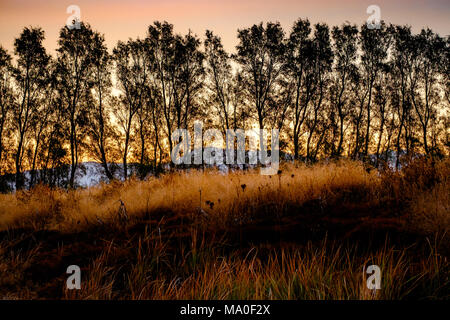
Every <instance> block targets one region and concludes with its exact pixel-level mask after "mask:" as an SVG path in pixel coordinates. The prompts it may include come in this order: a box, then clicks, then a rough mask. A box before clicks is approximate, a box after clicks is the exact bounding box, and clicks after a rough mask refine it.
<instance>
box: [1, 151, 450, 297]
mask: <svg viewBox="0 0 450 320" xmlns="http://www.w3.org/2000/svg"><path fill="white" fill-rule="evenodd" d="M449 190H450V161H449V160H448V159H444V160H439V161H438V160H431V159H418V160H415V161H411V162H410V163H408V164H407V165H405V166H404V167H403V169H402V170H401V171H399V172H394V171H391V170H389V169H388V168H386V169H384V170H381V171H378V170H375V169H373V168H372V169H371V168H370V167H367V166H365V165H363V164H362V163H359V162H350V161H337V162H327V163H325V162H323V163H318V164H314V165H310V166H307V165H305V164H301V163H295V164H285V165H283V166H282V168H281V170H280V171H279V172H278V174H277V175H274V176H262V175H260V174H259V171H258V170H255V171H245V172H243V171H239V172H234V173H230V174H227V175H224V174H222V173H220V172H218V171H215V170H207V171H190V172H187V171H183V172H172V173H167V174H165V175H162V176H160V177H154V178H150V179H149V180H146V181H140V180H133V179H132V180H129V181H127V182H125V183H122V182H117V181H113V182H111V183H109V184H103V185H100V186H98V187H94V188H90V189H77V190H69V191H68V190H62V189H50V188H48V187H45V186H37V187H35V188H34V189H32V190H26V191H20V192H17V193H15V194H2V195H0V297H1V298H3V299H29V298H33V299H449V297H450V268H449V262H448V259H449V257H450V195H449V192H448V191H449ZM373 264H374V265H378V266H379V267H380V269H381V289H379V290H369V289H368V288H367V286H366V277H367V274H366V273H365V272H363V271H364V268H365V267H367V266H369V265H373ZM69 265H78V266H80V268H81V272H82V273H81V274H82V281H81V290H68V289H67V288H66V279H67V277H68V274H67V273H66V269H67V267H68V266H69Z"/></svg>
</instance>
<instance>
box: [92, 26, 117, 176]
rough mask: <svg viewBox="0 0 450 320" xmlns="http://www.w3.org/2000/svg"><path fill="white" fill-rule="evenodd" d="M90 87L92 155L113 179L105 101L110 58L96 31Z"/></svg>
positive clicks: (109, 129)
mask: <svg viewBox="0 0 450 320" xmlns="http://www.w3.org/2000/svg"><path fill="white" fill-rule="evenodd" d="M91 58H92V89H91V95H90V97H91V99H92V101H91V103H90V104H91V105H92V108H89V113H88V115H89V126H88V133H89V137H90V139H91V140H92V144H93V147H94V148H93V150H92V153H93V155H94V157H95V158H96V159H98V160H100V162H101V164H102V166H103V170H104V171H105V174H106V177H107V178H108V179H109V180H112V179H113V175H112V173H111V170H110V169H109V166H108V154H110V152H108V151H111V150H109V149H108V145H109V140H110V139H111V138H112V136H113V132H112V131H113V130H114V129H113V128H112V127H111V123H110V122H111V119H110V110H109V108H108V107H107V105H106V104H105V103H107V102H108V99H109V98H110V93H111V86H112V82H111V67H112V59H111V57H110V55H109V54H108V50H107V47H106V44H105V38H104V37H103V36H102V35H100V34H99V33H98V32H95V33H94V35H93V48H92V57H91Z"/></svg>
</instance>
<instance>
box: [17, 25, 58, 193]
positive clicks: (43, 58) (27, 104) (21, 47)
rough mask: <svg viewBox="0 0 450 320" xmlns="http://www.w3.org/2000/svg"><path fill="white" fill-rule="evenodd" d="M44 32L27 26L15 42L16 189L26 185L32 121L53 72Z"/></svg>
mask: <svg viewBox="0 0 450 320" xmlns="http://www.w3.org/2000/svg"><path fill="white" fill-rule="evenodd" d="M43 41H44V31H43V30H42V29H40V28H24V29H23V31H22V33H21V34H20V36H19V38H17V39H16V40H15V41H14V53H15V54H16V55H17V65H16V66H15V67H14V78H15V80H16V87H17V98H18V101H17V103H16V104H15V108H14V124H15V127H16V130H17V131H16V133H17V147H16V152H15V165H16V189H20V188H22V187H23V179H22V175H21V171H22V162H23V156H24V150H25V144H26V142H27V140H26V139H27V135H28V133H29V130H30V127H31V123H32V122H31V120H32V118H33V117H34V116H35V114H36V112H38V110H39V99H40V98H41V95H42V94H43V93H44V90H45V88H46V86H47V83H48V79H49V75H48V69H47V66H48V64H49V62H50V56H49V55H48V54H47V53H46V51H45V48H44V46H43V45H42V42H43Z"/></svg>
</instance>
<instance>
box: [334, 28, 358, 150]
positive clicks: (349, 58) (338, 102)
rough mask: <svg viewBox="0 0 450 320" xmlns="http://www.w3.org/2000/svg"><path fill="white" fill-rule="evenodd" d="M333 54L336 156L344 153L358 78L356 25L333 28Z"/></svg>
mask: <svg viewBox="0 0 450 320" xmlns="http://www.w3.org/2000/svg"><path fill="white" fill-rule="evenodd" d="M332 35H333V41H334V45H333V52H334V56H335V58H336V59H335V65H334V80H333V84H332V87H331V103H332V104H333V107H334V108H335V110H336V112H337V114H338V117H339V129H338V132H339V142H338V146H337V148H336V150H335V151H334V155H335V156H340V155H341V153H342V145H343V141H344V122H345V120H346V118H347V115H348V113H349V104H348V103H347V102H348V100H349V98H350V96H351V90H350V89H351V88H350V86H351V84H352V83H354V82H355V79H356V76H357V66H356V59H357V56H358V55H357V36H358V28H357V27H356V26H355V25H350V24H344V25H342V26H341V27H340V28H339V27H334V28H333V32H332Z"/></svg>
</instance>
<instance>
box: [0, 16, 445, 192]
mask: <svg viewBox="0 0 450 320" xmlns="http://www.w3.org/2000/svg"><path fill="white" fill-rule="evenodd" d="M43 40H44V32H43V31H42V30H41V29H40V28H31V27H30V28H24V29H23V31H22V33H21V34H20V36H19V37H18V38H17V39H16V40H15V43H14V55H15V59H13V58H12V57H11V56H10V55H9V54H8V52H6V51H5V50H4V49H3V48H1V47H0V80H1V82H0V107H1V110H0V111H1V113H0V170H1V172H0V174H4V173H8V172H9V173H15V182H16V186H17V188H21V187H23V186H24V179H23V174H22V172H23V171H24V170H26V169H30V170H31V181H30V182H29V184H30V185H34V184H35V183H37V182H38V181H37V180H45V175H40V176H39V179H38V178H37V175H36V172H37V169H41V171H43V172H45V171H46V170H48V169H51V168H58V167H61V166H62V165H65V164H68V165H70V178H69V186H74V176H75V172H76V170H77V167H78V164H79V163H80V162H81V161H84V160H86V159H92V160H95V161H98V162H101V163H102V166H103V168H104V171H105V174H106V176H107V177H108V178H110V179H111V178H113V174H112V172H111V164H112V163H115V162H122V163H123V177H124V178H125V179H126V178H127V172H128V170H127V166H128V163H129V162H130V161H132V162H138V163H139V164H140V165H141V166H142V167H146V168H153V169H155V168H156V167H157V166H158V165H160V164H161V163H163V162H164V161H166V160H168V159H169V156H170V152H171V151H172V149H173V146H174V144H175V143H177V142H175V141H172V140H171V138H170V137H171V134H172V132H173V131H174V130H175V129H177V128H187V129H191V128H192V125H193V121H194V120H196V119H202V120H203V122H204V125H205V126H206V127H214V128H218V129H220V130H222V131H223V132H224V133H225V130H226V129H227V128H230V129H237V128H243V129H246V128H249V127H253V126H255V125H256V126H259V127H260V128H278V129H279V130H280V135H281V136H280V139H281V146H280V147H281V149H282V150H283V151H286V152H289V153H292V154H293V155H294V156H295V158H296V159H303V160H307V161H315V160H317V159H318V158H320V157H330V156H331V157H340V156H347V157H351V158H358V159H367V158H368V156H370V155H373V156H372V157H371V159H372V160H373V159H374V160H373V161H375V163H376V165H378V163H379V162H380V161H381V160H387V158H388V157H389V155H390V154H391V151H392V150H395V152H397V165H398V158H399V157H398V155H399V154H400V153H403V152H405V153H406V154H415V153H426V154H433V155H447V154H448V151H449V149H448V148H449V147H450V143H449V117H448V108H449V102H450V100H449V97H450V92H449V87H450V86H449V81H450V79H449V74H450V70H449V67H450V61H449V59H450V50H449V44H450V38H449V37H447V38H443V37H440V36H439V35H438V34H436V33H434V32H433V31H431V30H429V29H424V30H422V31H421V32H420V33H419V34H413V33H412V32H411V29H410V27H408V26H397V25H387V24H385V23H381V25H380V28H379V29H369V28H368V27H367V26H366V25H362V27H361V28H360V29H359V28H358V27H357V26H356V25H351V24H348V23H347V24H344V25H342V26H339V27H337V26H336V27H333V28H331V29H330V27H329V26H328V25H327V24H323V23H319V24H316V25H314V26H311V24H310V22H309V21H308V20H305V19H299V20H297V21H296V22H295V23H294V25H293V27H292V29H291V31H290V33H288V34H286V33H285V31H284V30H283V29H282V27H281V26H280V24H279V23H271V22H269V23H267V24H265V25H264V24H263V23H260V24H257V25H253V26H252V27H249V28H245V29H240V30H238V40H239V43H238V45H237V47H236V53H235V54H229V53H227V52H226V50H225V49H224V47H223V45H222V43H221V39H220V37H218V36H217V35H215V34H214V33H213V32H212V31H206V34H205V38H204V41H201V40H200V39H199V37H197V36H196V35H194V34H192V33H191V32H189V33H188V34H186V35H180V34H177V33H175V32H174V30H173V26H172V25H171V24H169V23H167V22H163V23H161V22H155V23H154V24H153V25H151V26H149V28H148V32H147V36H146V37H145V38H144V39H136V40H133V39H130V40H128V41H126V42H121V41H119V42H118V43H117V45H116V47H115V48H114V49H113V51H112V54H110V53H109V52H108V50H107V47H106V45H105V39H104V36H103V35H102V34H100V33H99V32H97V31H94V30H92V28H91V27H90V26H89V25H88V24H86V23H81V24H80V28H79V29H76V28H74V29H70V28H68V27H63V28H62V29H61V31H60V35H59V40H58V49H57V53H56V57H54V58H53V57H51V56H50V55H49V54H48V53H47V52H46V50H45V48H44V46H43Z"/></svg>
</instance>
